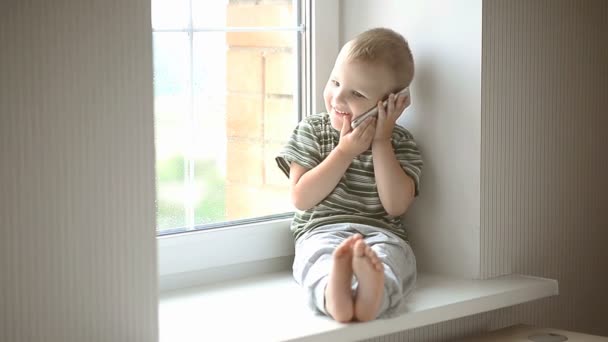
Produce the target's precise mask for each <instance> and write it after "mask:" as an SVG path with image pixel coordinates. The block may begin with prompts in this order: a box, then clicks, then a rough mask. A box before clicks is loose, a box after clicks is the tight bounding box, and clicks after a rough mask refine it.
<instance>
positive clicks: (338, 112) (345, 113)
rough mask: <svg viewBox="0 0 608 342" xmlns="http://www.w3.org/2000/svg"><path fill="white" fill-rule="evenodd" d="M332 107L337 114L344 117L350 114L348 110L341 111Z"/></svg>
mask: <svg viewBox="0 0 608 342" xmlns="http://www.w3.org/2000/svg"><path fill="white" fill-rule="evenodd" d="M333 109H334V113H335V114H336V115H338V116H341V117H344V116H348V115H351V114H350V113H349V112H341V111H339V110H337V109H336V108H335V107H334V108H333Z"/></svg>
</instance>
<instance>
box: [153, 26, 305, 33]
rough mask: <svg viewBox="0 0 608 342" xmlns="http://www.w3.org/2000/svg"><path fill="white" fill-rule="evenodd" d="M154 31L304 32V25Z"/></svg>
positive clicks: (164, 29) (156, 30)
mask: <svg viewBox="0 0 608 342" xmlns="http://www.w3.org/2000/svg"><path fill="white" fill-rule="evenodd" d="M153 31H154V32H303V31H304V25H298V26H233V27H229V26H226V27H221V26H218V27H198V28H194V27H192V28H188V27H185V28H155V29H154V30H153Z"/></svg>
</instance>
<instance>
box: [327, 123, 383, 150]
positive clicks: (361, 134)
mask: <svg viewBox="0 0 608 342" xmlns="http://www.w3.org/2000/svg"><path fill="white" fill-rule="evenodd" d="M375 132H376V118H369V119H366V120H365V121H363V122H362V123H361V124H360V125H359V126H357V128H355V129H352V128H351V126H350V117H344V119H343V120H342V130H341V131H340V142H339V143H338V146H337V147H336V149H339V150H340V151H342V152H343V153H345V154H347V155H348V156H349V157H351V159H352V158H355V157H356V156H358V155H360V154H361V153H363V152H365V151H367V150H368V149H369V147H370V145H371V143H372V140H373V139H374V136H375Z"/></svg>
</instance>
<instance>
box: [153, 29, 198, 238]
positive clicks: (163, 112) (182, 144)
mask: <svg viewBox="0 0 608 342" xmlns="http://www.w3.org/2000/svg"><path fill="white" fill-rule="evenodd" d="M153 42H154V115H155V148H156V187H157V200H158V202H157V206H158V208H157V209H158V223H157V228H158V229H159V230H163V229H168V228H175V227H183V226H185V224H186V209H185V202H184V199H185V196H184V194H185V192H186V190H187V189H186V183H185V180H186V178H185V175H186V172H185V163H186V157H185V154H184V152H185V151H186V150H187V146H188V141H187V140H186V137H185V136H184V129H185V127H187V119H188V115H189V113H190V112H191V110H190V101H189V98H190V97H189V83H190V68H189V53H188V49H189V40H188V34H187V33H165V32H160V33H159V32H155V33H154V34H153Z"/></svg>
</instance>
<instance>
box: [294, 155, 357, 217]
mask: <svg viewBox="0 0 608 342" xmlns="http://www.w3.org/2000/svg"><path fill="white" fill-rule="evenodd" d="M351 161H352V158H350V157H349V156H347V155H346V154H344V153H342V152H341V151H340V150H338V149H334V150H333V151H331V153H330V154H329V156H327V158H325V159H324V160H323V161H322V162H321V163H320V164H319V165H317V166H315V167H314V168H312V169H310V170H309V169H306V168H305V167H303V166H301V165H298V164H297V163H295V162H292V163H291V167H290V171H289V179H290V180H291V186H290V190H291V191H290V192H291V202H292V203H293V205H294V206H295V207H296V208H298V209H299V210H307V209H310V208H312V207H314V206H315V205H317V204H318V203H319V202H321V201H322V200H323V199H324V198H325V197H327V195H329V194H330V193H331V192H332V191H333V190H334V188H335V187H336V185H338V182H339V181H340V179H341V178H342V175H344V172H346V169H348V166H349V165H350V163H351Z"/></svg>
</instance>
